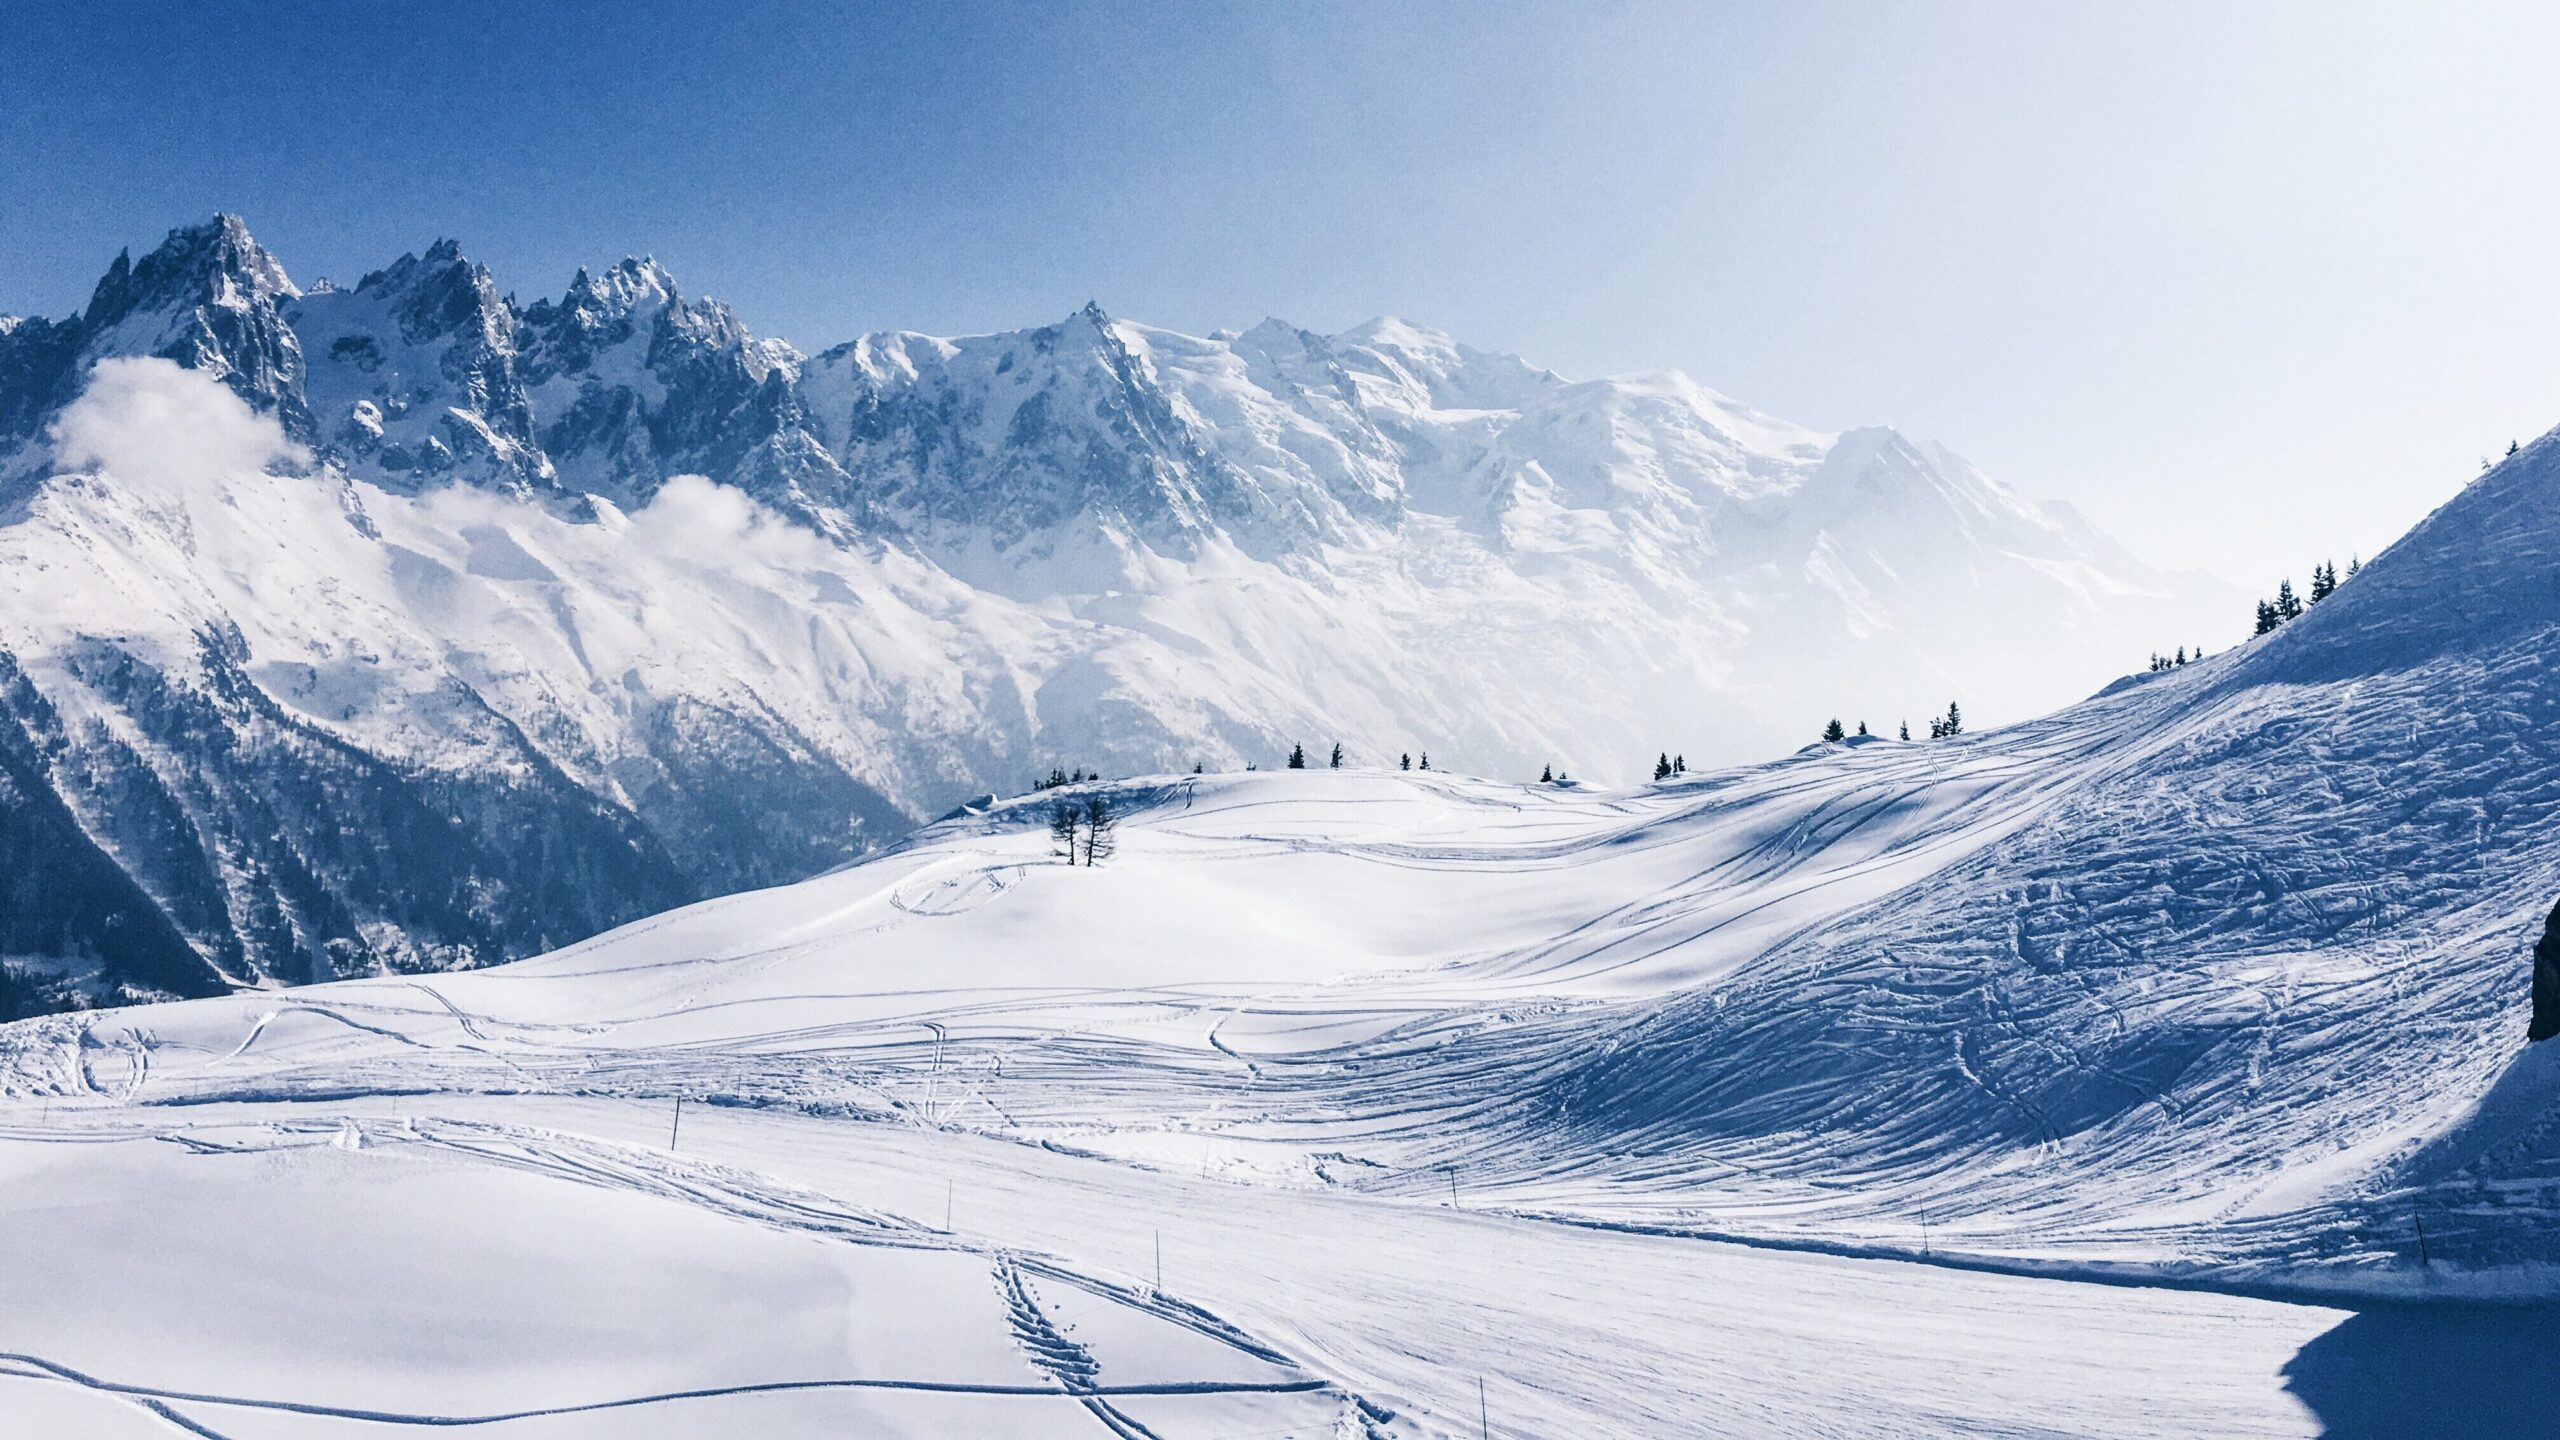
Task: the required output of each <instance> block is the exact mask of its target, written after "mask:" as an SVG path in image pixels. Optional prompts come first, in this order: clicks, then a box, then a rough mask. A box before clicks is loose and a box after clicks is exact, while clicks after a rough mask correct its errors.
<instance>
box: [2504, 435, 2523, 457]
mask: <svg viewBox="0 0 2560 1440" xmlns="http://www.w3.org/2000/svg"><path fill="white" fill-rule="evenodd" d="M2523 448H2524V447H2523V446H2521V445H2518V444H2517V443H2516V442H2514V441H2513V440H2510V441H2508V442H2507V458H2508V459H2510V460H2512V459H2514V458H2515V454H2516V452H2517V451H2518V450H2521V449H2523Z"/></svg>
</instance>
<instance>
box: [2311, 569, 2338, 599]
mask: <svg viewBox="0 0 2560 1440" xmlns="http://www.w3.org/2000/svg"><path fill="white" fill-rule="evenodd" d="M2337 588H2338V572H2337V569H2336V567H2334V566H2332V565H2331V564H2330V563H2329V562H2328V561H2326V560H2323V561H2321V562H2320V563H2319V564H2317V565H2314V566H2312V567H2311V603H2312V604H2314V605H2317V604H2319V603H2320V602H2321V601H2323V600H2326V599H2328V598H2329V596H2330V594H2331V593H2332V592H2334V591H2335V590H2336V589H2337Z"/></svg>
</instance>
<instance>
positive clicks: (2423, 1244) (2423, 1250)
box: [2409, 1210, 2434, 1270]
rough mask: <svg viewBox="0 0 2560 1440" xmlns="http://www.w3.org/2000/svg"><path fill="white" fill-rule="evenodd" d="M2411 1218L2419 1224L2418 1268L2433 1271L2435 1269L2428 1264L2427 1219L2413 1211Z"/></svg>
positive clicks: (2410, 1213) (2410, 1214)
mask: <svg viewBox="0 0 2560 1440" xmlns="http://www.w3.org/2000/svg"><path fill="white" fill-rule="evenodd" d="M2409 1218H2410V1219H2412V1220H2415V1221H2416V1222H2418V1268H2419V1269H2421V1270H2427V1269H2432V1268H2434V1267H2432V1266H2430V1265H2429V1264H2428V1263H2427V1217H2426V1216H2425V1215H2423V1214H2420V1213H2419V1212H2418V1211H2415V1210H2412V1211H2410V1212H2409Z"/></svg>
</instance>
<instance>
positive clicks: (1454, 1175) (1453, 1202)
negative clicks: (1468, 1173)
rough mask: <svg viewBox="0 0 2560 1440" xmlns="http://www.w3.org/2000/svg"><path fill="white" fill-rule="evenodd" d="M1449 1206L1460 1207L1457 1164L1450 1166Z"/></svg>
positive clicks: (1451, 1207) (1453, 1208) (1452, 1207)
mask: <svg viewBox="0 0 2560 1440" xmlns="http://www.w3.org/2000/svg"><path fill="white" fill-rule="evenodd" d="M1449 1208H1450V1209H1452V1210H1455V1209H1457V1208H1458V1167H1457V1166H1455V1165H1452V1166H1450V1167H1449Z"/></svg>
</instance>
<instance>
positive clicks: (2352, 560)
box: [2347, 555, 2364, 578]
mask: <svg viewBox="0 0 2560 1440" xmlns="http://www.w3.org/2000/svg"><path fill="white" fill-rule="evenodd" d="M2363 568H2364V561H2363V560H2362V559H2361V558H2359V557H2357V556H2354V555H2350V556H2348V557H2347V575H2348V577H2349V578H2353V577H2354V575H2355V573H2356V572H2357V571H2359V570H2361V569H2363Z"/></svg>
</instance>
